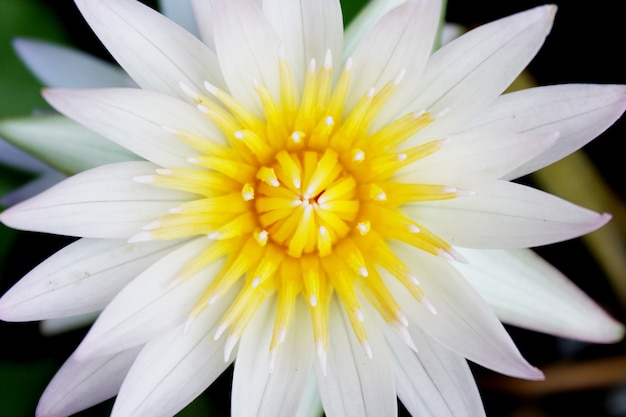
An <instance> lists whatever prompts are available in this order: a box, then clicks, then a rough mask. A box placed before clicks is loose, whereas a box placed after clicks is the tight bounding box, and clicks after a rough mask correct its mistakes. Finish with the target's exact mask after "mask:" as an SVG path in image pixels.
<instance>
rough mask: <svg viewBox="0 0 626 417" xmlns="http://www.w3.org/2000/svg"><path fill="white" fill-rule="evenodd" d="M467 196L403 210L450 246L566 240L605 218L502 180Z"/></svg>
mask: <svg viewBox="0 0 626 417" xmlns="http://www.w3.org/2000/svg"><path fill="white" fill-rule="evenodd" d="M472 191H473V192H474V193H475V194H474V195H471V196H465V197H460V198H455V199H452V200H445V201H438V202H436V203H420V204H418V205H417V204H416V205H413V206H410V207H407V208H406V209H405V210H406V212H407V213H408V214H409V215H410V216H412V217H413V218H415V219H416V220H418V221H419V222H421V223H422V224H423V225H424V226H426V227H428V228H430V229H431V230H432V231H433V232H435V233H436V234H438V235H439V236H441V237H442V238H443V239H445V240H446V241H448V242H449V243H450V244H452V245H453V246H462V247H471V248H483V249H513V248H527V247H533V246H540V245H547V244H550V243H555V242H560V241H563V240H567V239H572V238H574V237H578V236H581V235H584V234H586V233H589V232H592V231H594V230H596V229H598V228H600V227H602V226H603V225H604V224H606V222H608V221H609V220H610V219H611V216H610V215H608V214H599V213H596V212H594V211H591V210H587V209H585V208H582V207H580V206H577V205H575V204H572V203H569V202H567V201H565V200H562V199H560V198H558V197H556V196H553V195H551V194H548V193H544V192H543V191H539V190H536V189H533V188H530V187H526V186H524V185H520V184H515V183H510V182H506V181H497V182H492V183H489V184H487V185H482V186H476V187H473V188H472Z"/></svg>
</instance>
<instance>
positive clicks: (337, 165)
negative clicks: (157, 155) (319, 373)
mask: <svg viewBox="0 0 626 417" xmlns="http://www.w3.org/2000/svg"><path fill="white" fill-rule="evenodd" d="M332 58H333V57H332V55H331V53H330V51H328V52H327V53H326V55H325V57H324V62H323V63H322V65H321V67H320V66H319V65H318V63H317V62H316V61H315V60H311V61H310V65H309V66H308V68H307V70H306V74H305V77H304V85H303V86H302V89H301V90H299V89H297V88H296V85H295V84H294V83H295V82H294V77H293V74H292V70H291V67H290V65H289V63H288V61H287V58H286V57H285V53H284V47H282V46H281V48H280V51H279V56H278V63H279V65H278V68H279V77H280V89H279V91H277V92H276V94H273V92H271V91H270V90H269V89H268V88H267V87H266V86H265V85H263V84H261V83H259V82H258V81H257V80H253V81H252V85H251V88H254V90H255V91H256V93H257V96H258V99H259V102H260V103H261V105H262V107H263V109H264V117H263V118H259V117H257V116H255V115H253V114H252V113H251V112H250V111H248V110H247V109H246V107H245V105H244V104H242V103H240V102H238V101H237V100H236V99H235V98H233V97H232V96H231V95H230V94H228V92H226V91H224V90H221V89H219V88H217V87H215V86H213V85H212V84H210V83H208V82H206V83H205V88H206V90H207V92H208V95H207V94H205V93H201V92H196V91H193V90H191V89H190V88H189V87H186V86H185V85H183V84H181V88H182V89H183V91H184V92H185V93H186V94H187V95H188V96H189V97H190V98H191V99H192V100H193V101H194V102H195V103H196V105H197V107H198V109H199V111H201V112H202V113H203V114H204V115H205V116H206V117H207V119H208V123H213V124H214V125H215V126H216V127H217V128H219V129H220V130H221V131H222V133H223V137H220V138H216V140H214V138H205V137H202V136H199V135H197V134H195V133H193V132H190V131H187V130H182V129H177V128H175V127H166V126H164V127H163V129H165V130H166V131H167V132H170V133H171V134H172V135H174V136H175V137H176V138H178V139H179V140H180V141H181V142H184V143H185V144H187V145H188V146H190V147H191V148H193V149H194V150H195V151H196V152H199V153H200V155H195V156H193V157H191V158H189V162H190V163H191V164H192V165H193V166H194V167H193V168H175V169H167V168H163V169H159V170H157V172H156V173H155V174H154V175H148V176H142V177H137V178H136V180H137V181H139V182H143V183H148V184H151V185H154V186H160V187H166V188H171V189H176V190H180V191H185V192H190V193H193V194H196V195H197V198H196V199H195V200H192V201H188V202H186V203H183V204H181V205H179V206H178V207H174V208H172V209H171V210H170V212H169V214H166V215H164V216H162V217H161V218H159V219H157V220H155V221H154V222H151V223H150V224H148V225H146V226H145V227H144V230H143V231H142V232H140V233H138V234H137V235H136V236H134V237H133V238H132V240H133V241H144V240H165V239H179V238H184V237H189V236H194V235H199V234H204V235H206V236H207V237H208V239H207V249H206V250H205V251H204V252H203V253H202V254H200V255H199V256H198V257H197V258H196V259H194V260H193V261H192V262H191V263H189V264H188V265H186V266H185V267H184V268H183V269H182V270H181V271H180V272H179V274H178V276H176V277H174V279H173V283H172V285H177V284H178V283H180V282H182V281H184V280H187V279H192V277H193V276H194V275H195V274H198V273H201V272H202V270H203V269H205V268H206V267H207V266H209V265H211V264H212V263H214V262H217V261H221V262H223V267H222V269H221V272H219V273H218V274H217V276H215V277H214V279H213V280H212V281H211V284H210V285H209V286H208V287H207V288H206V289H205V291H204V293H203V294H201V295H200V296H199V299H198V301H197V303H196V305H195V306H194V307H193V308H192V310H191V313H190V321H189V322H188V325H189V323H191V322H193V319H194V318H196V317H197V316H199V315H200V314H202V313H203V312H204V311H205V310H206V309H207V308H210V306H211V305H212V304H213V303H214V302H215V301H216V300H217V299H219V298H220V297H222V296H223V295H224V294H226V293H227V292H229V291H230V290H231V289H233V290H237V291H239V293H238V296H237V297H236V299H235V300H234V302H233V303H232V305H231V306H230V308H229V309H228V311H227V312H226V313H225V314H224V316H223V317H222V320H221V324H220V326H219V327H218V329H217V331H216V332H215V334H214V337H215V338H216V339H217V338H219V337H221V336H222V335H223V334H225V333H228V336H227V337H228V338H227V342H226V351H225V358H228V357H230V353H231V350H232V349H233V348H234V346H235V345H236V343H237V341H238V340H239V339H240V338H241V335H242V333H243V332H244V331H245V328H246V326H247V325H248V323H249V322H250V320H251V319H252V317H253V316H254V314H255V313H256V311H257V309H258V308H259V307H260V306H261V305H262V304H263V302H265V301H266V300H268V298H270V297H273V298H274V301H275V303H276V316H275V319H274V330H273V334H272V338H271V344H270V352H269V354H270V369H272V368H273V363H274V360H275V358H276V354H277V352H278V350H279V348H280V345H281V344H282V343H283V341H284V340H285V337H286V334H287V332H288V331H289V328H290V326H291V324H292V319H293V312H294V310H295V307H296V303H297V302H305V303H306V304H307V305H308V307H309V311H310V315H311V321H312V325H313V333H314V334H313V338H314V341H315V349H316V352H317V354H318V355H319V357H320V363H321V365H322V368H323V370H324V372H325V366H326V365H325V358H326V350H327V349H328V346H329V344H328V337H329V332H328V320H330V319H331V318H330V317H329V310H328V309H329V305H330V302H331V299H332V298H333V297H337V298H338V299H339V301H340V302H341V304H342V306H343V308H344V310H345V312H346V314H347V317H348V318H349V321H350V323H351V326H352V329H353V331H354V334H355V335H356V337H357V339H358V340H359V341H360V343H361V344H362V345H363V348H364V349H365V352H366V353H367V354H368V355H370V356H371V355H372V354H373V352H372V351H371V348H370V346H369V343H368V339H367V334H366V332H365V326H364V325H363V322H364V321H365V320H368V319H369V317H367V316H366V315H365V314H364V312H363V311H364V310H363V309H362V308H361V306H362V303H363V302H365V301H367V302H369V303H371V304H372V305H373V306H374V307H375V309H376V311H378V313H379V314H380V316H381V317H382V318H383V319H384V320H385V321H387V322H388V323H389V325H390V326H392V327H393V328H395V329H397V330H399V331H400V333H401V335H402V337H403V339H404V340H407V343H408V344H409V345H412V342H411V341H410V337H409V336H408V332H406V329H404V327H406V326H407V325H408V321H407V319H406V317H405V316H404V314H403V313H402V311H401V310H400V307H399V306H398V304H397V302H396V301H395V299H394V297H393V295H392V294H391V292H390V291H389V290H388V289H387V287H386V285H385V283H384V280H383V278H382V277H381V275H380V270H386V271H387V272H388V273H389V275H391V276H392V277H394V278H395V279H397V280H398V281H399V282H400V283H402V285H403V286H404V287H405V288H406V290H407V291H408V292H409V293H410V294H412V295H413V297H414V298H415V299H416V300H417V301H420V302H422V303H423V304H424V305H425V307H427V308H428V309H429V310H431V311H432V312H435V310H434V308H433V307H432V306H431V305H430V303H429V302H428V300H427V298H426V297H425V294H424V291H423V290H422V288H421V287H420V285H419V282H418V280H417V279H416V277H415V275H413V273H412V271H410V270H408V268H407V267H406V266H405V265H404V264H403V262H402V261H401V260H400V259H399V258H398V257H396V255H395V254H394V252H393V250H392V249H391V247H390V246H389V243H390V242H391V241H392V240H396V241H401V242H404V243H406V244H409V245H412V246H414V247H415V248H417V249H419V250H422V251H425V252H428V253H431V254H433V255H436V256H443V257H445V258H447V259H456V260H462V259H461V258H460V256H459V255H458V254H456V253H455V252H454V251H453V249H452V248H451V246H450V245H449V244H448V243H447V242H445V241H444V240H442V239H441V238H439V237H438V236H436V235H435V234H434V233H432V232H431V231H429V230H428V229H426V228H424V227H423V226H422V225H420V224H418V223H416V222H415V221H414V220H413V219H410V218H409V217H407V216H406V215H404V214H403V212H402V206H403V205H406V204H416V203H419V202H423V201H433V200H446V199H451V198H456V197H458V196H459V195H461V194H463V195H466V194H467V192H464V191H459V190H458V189H456V188H454V187H450V186H448V185H445V184H412V183H400V182H398V181H395V180H394V175H395V173H396V172H397V171H398V170H399V169H400V168H405V167H408V168H409V169H410V165H411V164H415V163H418V162H419V160H420V159H421V158H424V157H426V156H428V155H430V154H432V153H433V152H437V150H439V149H440V148H441V147H442V146H443V145H445V141H432V142H428V143H423V144H420V145H418V146H414V147H405V148H402V145H403V144H404V142H405V141H406V140H407V139H409V138H411V137H412V136H414V135H415V134H417V133H418V132H419V131H420V130H421V129H423V128H424V127H426V126H428V125H429V124H430V123H432V122H433V121H435V119H436V118H437V117H439V116H441V114H438V115H432V114H431V113H429V112H428V111H418V112H411V113H409V114H407V115H405V116H402V117H399V118H398V119H396V120H395V121H392V122H390V123H389V124H387V125H386V126H384V127H382V128H380V129H378V130H377V131H374V132H371V131H370V129H371V126H372V125H373V121H374V120H375V119H376V118H377V116H378V115H379V113H380V111H381V109H383V108H384V106H385V103H386V102H387V100H388V99H389V98H390V97H391V96H392V95H393V93H394V91H395V90H396V88H397V87H398V85H399V84H400V83H401V80H402V78H403V76H404V71H400V73H399V74H398V76H397V77H396V78H395V79H394V80H391V81H389V82H388V83H387V84H385V85H384V86H383V87H382V88H381V89H380V90H378V91H377V90H375V89H374V88H371V89H369V90H368V91H366V92H365V93H364V94H363V96H362V97H361V99H360V100H359V101H358V102H357V104H356V105H354V107H353V108H346V107H345V106H346V98H347V96H348V92H349V91H350V80H351V76H352V60H351V59H350V58H349V59H348V60H347V61H346V64H345V66H344V68H343V70H342V71H341V74H340V75H339V77H338V79H337V82H336V83H335V85H334V86H333V61H332ZM217 139H219V140H217ZM400 149H402V150H400Z"/></svg>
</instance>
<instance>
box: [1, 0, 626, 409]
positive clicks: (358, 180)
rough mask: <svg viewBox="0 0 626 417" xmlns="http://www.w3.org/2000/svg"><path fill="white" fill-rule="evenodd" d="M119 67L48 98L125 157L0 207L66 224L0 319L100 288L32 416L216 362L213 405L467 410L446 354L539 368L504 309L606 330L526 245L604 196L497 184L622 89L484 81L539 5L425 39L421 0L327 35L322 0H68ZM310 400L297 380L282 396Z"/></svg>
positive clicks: (33, 219) (175, 401)
mask: <svg viewBox="0 0 626 417" xmlns="http://www.w3.org/2000/svg"><path fill="white" fill-rule="evenodd" d="M76 4H77V5H78V7H79V8H80V10H81V12H82V14H83V16H84V17H85V19H86V20H87V21H88V23H89V24H90V26H91V27H92V29H93V30H94V31H95V32H96V34H97V35H98V37H99V38H100V39H101V41H102V42H103V43H104V44H105V46H106V47H107V48H108V49H109V51H110V52H111V54H112V55H113V56H114V57H115V59H116V60H117V61H118V63H119V64H120V65H121V66H122V68H124V69H125V71H126V72H127V73H128V74H129V75H130V76H131V77H132V79H133V80H134V82H135V83H136V84H137V85H138V86H139V88H108V89H85V90H69V89H48V90H46V91H45V92H44V96H45V98H46V99H47V100H48V102H49V103H50V104H51V105H52V106H53V107H54V108H55V109H56V110H58V111H59V112H60V113H62V114H65V115H66V116H68V117H70V118H71V119H73V120H75V121H77V122H79V123H81V124H82V125H84V126H86V127H87V128H89V129H91V130H93V131H94V132H96V133H98V134H99V135H102V136H104V137H106V138H107V139H109V140H110V141H112V142H114V143H116V144H118V145H120V146H122V147H124V148H126V149H127V150H129V151H130V152H132V153H133V154H135V155H137V156H139V157H141V160H139V161H127V162H118V163H112V164H105V165H102V166H98V167H96V168H93V169H90V170H87V171H84V172H82V173H79V174H77V175H75V176H73V177H70V178H69V179H67V180H65V181H63V182H62V183H60V184H58V185H56V186H54V187H52V188H50V189H49V190H47V191H45V192H43V193H42V194H40V195H38V196H36V197H34V198H32V199H29V200H27V201H25V202H23V203H20V204H18V205H16V206H14V207H12V208H10V209H8V210H6V211H5V212H3V213H2V214H1V215H0V219H1V220H2V222H4V223H5V224H7V225H9V226H11V227H14V228H17V229H23V230H30V231H38V232H46V233H55V234H62V235H68V236H75V237H79V238H81V239H79V240H77V241H76V242H75V243H73V244H71V245H69V246H68V247H66V248H65V249H63V250H61V251H60V252H59V253H57V254H55V255H54V256H52V257H51V258H49V259H48V260H47V261H45V262H44V263H42V264H41V265H40V266H39V267H37V268H36V269H35V270H33V271H32V272H31V273H29V274H28V275H27V276H26V277H24V278H23V279H22V280H21V281H20V282H19V283H18V284H16V285H15V287H13V288H12V289H11V290H10V291H9V292H8V293H7V294H6V295H5V296H4V297H2V299H0V318H2V319H4V320H10V321H18V320H42V319H51V318H58V317H67V316H74V315H80V314H85V313H90V312H94V311H100V310H102V312H101V313H100V315H99V317H98V319H97V320H96V322H95V323H94V325H93V326H92V328H91V330H90V331H89V333H88V334H87V336H86V337H85V339H84V341H83V342H82V343H81V345H80V346H79V347H78V348H77V350H76V351H75V352H74V353H73V354H72V356H71V357H70V358H69V359H68V361H67V362H66V363H65V365H64V366H63V367H62V368H61V370H60V371H59V373H58V374H57V375H56V376H55V378H54V379H53V381H52V382H51V383H50V385H49V386H48V388H47V390H46V392H45V393H44V395H43V398H42V400H41V402H40V404H39V407H38V413H39V415H41V416H63V415H69V414H71V413H74V412H77V411H79V410H82V409H85V408H87V407H89V406H91V405H93V404H96V403H98V402H100V401H103V400H105V399H108V398H110V397H113V396H115V395H117V399H116V402H115V406H114V409H113V415H117V416H121V415H124V416H126V415H150V416H157V415H163V416H168V415H174V414H175V413H177V412H178V411H180V410H181V409H182V408H183V407H185V406H186V405H187V404H188V403H189V402H190V401H192V400H193V399H194V398H195V397H196V396H198V395H199V394H200V393H201V392H202V391H204V390H205V389H206V388H207V387H208V386H209V385H210V384H211V383H212V382H213V381H214V380H215V379H216V378H217V377H218V376H219V375H220V374H221V373H222V372H223V371H224V370H225V369H226V368H227V367H228V366H229V365H230V364H231V363H233V362H234V377H233V392H232V414H233V415H234V416H248V415H268V416H275V415H284V416H293V415H296V414H297V412H298V410H299V409H300V408H301V406H302V404H303V398H305V397H306V398H308V395H309V393H310V392H316V391H319V395H320V398H321V402H322V404H323V408H324V411H325V413H326V414H327V415H328V416H344V415H347V416H353V415H368V416H393V415H396V414H397V400H396V398H399V399H400V400H401V401H402V402H403V404H404V405H405V406H406V408H407V409H408V410H409V411H410V412H411V414H413V415H432V416H442V415H451V416H463V415H466V416H476V415H484V411H483V409H482V405H481V401H480V398H479V395H478V391H477V389H476V386H475V383H474V381H473V378H472V376H471V372H470V370H469V367H468V364H467V361H466V360H471V361H473V362H475V363H478V364H480V365H482V366H485V367H487V368H490V369H493V370H495V371H497V372H500V373H503V374H506V375H510V376H515V377H520V378H527V379H541V378H542V373H541V371H539V370H538V369H537V368H535V367H533V366H532V365H530V364H529V363H528V362H527V361H526V360H525V359H524V358H523V357H522V355H521V354H520V352H519V351H518V350H517V348H516V347H515V345H514V343H513V341H512V340H511V339H510V337H509V336H508V334H507V332H506V331H505V329H504V327H503V326H502V324H501V322H500V319H502V320H504V321H505V322H508V323H511V324H515V325H519V326H523V327H527V328H531V329H535V330H539V331H545V332H550V333H553V334H558V335H562V336H566V337H572V338H577V339H582V340H589V341H596V342H611V341H615V340H618V339H620V338H621V337H622V334H623V327H622V326H621V325H620V324H618V323H616V322H615V321H614V320H613V319H611V318H610V317H609V316H608V315H606V314H605V313H604V312H603V311H602V310H601V309H600V308H599V307H598V306H596V305H595V304H594V303H593V301H591V300H590V299H589V298H588V297H586V296H585V295H584V294H583V293H582V292H580V291H579V290H578V289H577V288H575V287H574V286H573V285H572V284H571V283H570V282H569V281H567V279H566V278H564V277H563V276H562V275H561V274H560V273H559V272H558V271H556V270H554V269H553V268H552V267H550V266H549V265H547V264H546V263H545V262H544V261H542V260H541V259H540V258H538V257H537V256H536V255H534V254H533V252H531V251H530V250H529V249H526V248H529V247H533V246H538V245H545V244H549V243H553V242H558V241H562V240H566V239H570V238H574V237H577V236H580V235H582V234H585V233H588V232H590V231H593V230H595V229H597V228H599V227H601V226H602V225H604V224H605V223H606V222H607V221H608V220H609V219H610V216H609V215H608V214H600V213H596V212H593V211H590V210H587V209H584V208H582V207H578V206H575V205H573V204H571V203H568V202H566V201H564V200H561V199H559V198H557V197H554V196H552V195H549V194H546V193H543V192H541V191H538V190H536V189H533V188H529V187H527V186H524V185H520V184H517V183H514V182H511V180H512V179H515V178H517V177H519V176H522V175H524V174H527V173H529V172H532V171H534V170H536V169H539V168H541V167H543V166H546V165H548V164H550V163H551V162H554V161H556V160H558V159H560V158H562V157H563V156H565V155H567V154H569V153H571V152H573V151H574V150H576V149H578V148H580V147H581V146H583V145H584V144H585V143H587V142H588V141H590V140H591V139H593V138H594V137H596V136H597V135H598V134H600V133H601V132H602V131H603V130H604V129H606V128H607V127H608V126H610V125H611V124H612V123H613V122H614V121H615V120H616V119H617V118H619V117H620V115H621V114H622V113H623V111H624V109H625V108H626V88H625V87H624V86H613V85H608V86H599V85H565V86H553V87H544V88H536V89H530V90H525V91H522V92H518V93H512V94H506V95H501V94H502V92H503V91H504V90H505V89H506V87H507V86H508V85H509V84H510V83H511V82H512V81H513V80H514V79H515V78H516V77H517V75H518V74H519V73H520V72H521V71H522V70H523V69H524V67H525V66H526V65H527V64H528V62H529V61H530V60H531V59H532V57H533V56H534V55H535V53H536V52H537V51H538V49H539V48H540V47H541V45H542V43H543V41H544V39H545V37H546V36H547V34H548V32H549V30H550V27H551V25H552V21H553V18H554V15H555V12H556V8H555V7H554V6H542V7H537V8H534V9H531V10H529V11H526V12H522V13H519V14H516V15H513V16H510V17H508V18H504V19H501V20H498V21H496V22H493V23H490V24H487V25H484V26H482V27H479V28H477V29H474V30H472V31H471V32H469V33H467V34H465V35H463V36H461V37H460V38H459V39H457V40H454V41H452V42H450V43H449V44H447V45H446V46H444V47H442V48H441V49H439V50H437V51H436V52H435V53H432V49H433V43H434V41H435V36H436V32H437V27H438V25H439V21H440V14H441V10H440V9H441V4H440V2H439V1H436V0H409V1H405V2H396V3H394V4H393V7H390V6H388V5H389V4H390V3H387V10H385V12H386V13H384V15H383V16H382V17H380V11H381V10H380V9H379V8H380V7H383V4H384V2H380V1H378V2H374V3H372V5H370V7H369V8H368V9H367V10H366V12H365V14H364V15H363V16H365V17H363V18H362V23H361V25H360V26H359V27H358V30H357V29H355V30H354V31H352V32H351V33H350V37H349V38H348V39H347V40H346V42H345V44H344V35H343V27H342V17H341V10H340V5H339V2H338V1H336V0H322V1H316V2H310V1H296V0H266V1H264V2H262V5H261V4H260V2H255V1H252V0H213V1H201V0H199V1H196V2H194V5H195V11H196V18H197V25H198V29H199V33H200V39H201V40H199V39H198V38H196V37H195V36H193V35H192V34H190V33H188V32H186V31H185V30H184V29H182V28H181V27H179V26H177V25H176V24H174V23H172V22H171V21H169V20H168V19H167V18H165V17H163V16H162V15H160V14H158V13H157V12H155V11H153V10H152V9H149V8H148V7H146V6H144V5H142V4H141V3H139V2H136V1H134V0H109V1H107V2H93V1H89V0H76ZM304 403H305V404H306V403H307V402H306V401H305V402H304Z"/></svg>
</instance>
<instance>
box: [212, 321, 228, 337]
mask: <svg viewBox="0 0 626 417" xmlns="http://www.w3.org/2000/svg"><path fill="white" fill-rule="evenodd" d="M227 328H228V326H227V325H226V324H224V323H222V324H220V325H219V326H218V328H217V329H216V330H215V333H214V334H213V340H218V339H219V338H220V337H222V335H223V334H224V331H225V330H226V329H227Z"/></svg>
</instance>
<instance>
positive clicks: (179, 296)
mask: <svg viewBox="0 0 626 417" xmlns="http://www.w3.org/2000/svg"><path fill="white" fill-rule="evenodd" d="M208 245H209V241H208V240H207V239H206V237H201V238H197V239H195V240H192V241H191V242H189V243H186V244H185V245H184V246H182V247H180V248H178V249H176V250H175V251H173V252H170V253H169V254H167V255H166V256H164V257H163V258H161V260H159V261H157V262H156V263H154V264H153V265H152V266H151V267H150V268H148V269H147V270H145V271H144V272H143V273H142V274H140V275H139V276H138V277H137V278H135V279H134V280H133V281H131V282H130V283H129V284H128V285H127V286H126V287H124V289H123V290H122V291H121V292H120V293H119V294H118V295H117V296H116V297H115V298H114V299H113V301H111V303H109V305H108V306H107V307H106V308H105V309H104V311H103V312H102V314H100V317H98V320H96V322H95V323H94V325H93V327H92V328H91V330H90V331H89V333H88V334H87V336H85V339H84V340H83V342H82V343H81V345H80V346H79V347H78V349H77V350H76V355H78V356H80V358H90V357H95V356H102V355H108V354H112V353H115V352H119V351H121V350H123V349H128V348H131V347H133V346H137V345H140V344H143V343H146V342H148V341H149V340H151V339H153V338H154V337H155V336H157V335H159V334H162V333H163V332H165V331H168V330H170V329H172V328H174V327H176V326H178V325H180V324H182V323H183V322H184V321H185V319H187V317H188V316H189V314H190V312H191V309H192V308H193V306H194V304H195V303H196V302H197V300H198V299H199V298H200V296H201V295H202V292H203V290H204V289H205V288H206V286H207V285H208V284H209V283H210V282H211V280H212V279H213V277H214V276H215V274H216V273H217V271H219V269H220V268H221V264H222V263H221V262H216V263H213V264H212V265H210V266H209V267H207V268H206V269H204V270H203V271H201V272H200V273H198V274H196V275H194V276H193V277H191V278H189V279H188V280H186V281H184V282H182V283H180V284H179V285H176V286H172V283H173V282H174V281H175V279H176V276H177V274H178V272H180V270H181V269H182V268H183V267H184V266H185V265H187V264H188V263H189V262H191V261H192V260H193V259H194V258H195V257H197V256H198V255H199V254H200V253H202V251H203V250H205V249H206V248H207V247H208Z"/></svg>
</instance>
